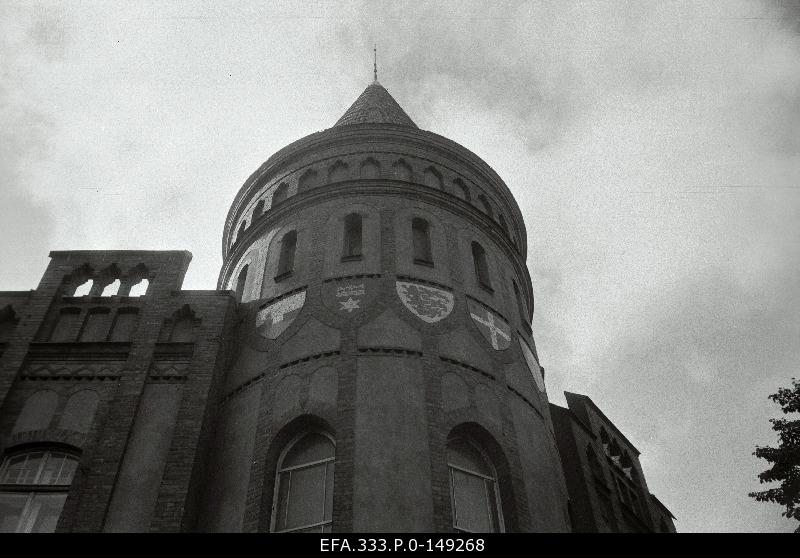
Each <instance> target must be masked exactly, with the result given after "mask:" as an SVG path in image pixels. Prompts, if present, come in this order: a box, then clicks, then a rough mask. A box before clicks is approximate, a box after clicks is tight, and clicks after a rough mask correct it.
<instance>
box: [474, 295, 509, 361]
mask: <svg viewBox="0 0 800 558" xmlns="http://www.w3.org/2000/svg"><path fill="white" fill-rule="evenodd" d="M467 304H468V306H469V315H470V317H471V318H472V321H473V322H475V325H476V326H478V329H479V330H480V332H481V335H483V336H484V337H485V338H486V340H487V341H488V342H489V343H490V344H491V345H492V348H493V349H494V350H495V351H502V350H504V349H508V347H509V346H510V345H511V328H510V327H509V326H508V323H507V322H506V321H505V320H504V319H503V318H501V317H500V316H498V315H497V314H495V313H494V312H492V311H491V310H489V309H488V308H484V307H483V306H481V305H480V304H478V303H477V302H473V301H472V300H467Z"/></svg>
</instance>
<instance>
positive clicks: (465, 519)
mask: <svg viewBox="0 0 800 558" xmlns="http://www.w3.org/2000/svg"><path fill="white" fill-rule="evenodd" d="M447 467H448V469H449V471H450V499H451V503H452V506H453V527H455V528H456V529H457V530H458V531H466V532H468V533H497V532H502V531H503V530H504V526H503V514H502V512H501V507H500V492H499V490H498V487H497V472H496V471H495V468H494V466H492V463H491V461H490V460H489V459H488V458H487V457H486V455H485V454H484V452H483V451H482V450H481V448H480V446H479V445H478V444H477V443H475V442H474V441H473V440H471V439H469V438H466V437H453V438H450V440H448V442H447Z"/></svg>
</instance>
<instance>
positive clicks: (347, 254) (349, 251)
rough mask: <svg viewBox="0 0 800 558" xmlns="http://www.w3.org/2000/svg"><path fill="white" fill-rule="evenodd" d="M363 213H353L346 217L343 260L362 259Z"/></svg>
mask: <svg viewBox="0 0 800 558" xmlns="http://www.w3.org/2000/svg"><path fill="white" fill-rule="evenodd" d="M361 255H362V252H361V215H359V214H358V213H351V214H350V215H348V216H347V217H345V218H344V246H343V248H342V261H343V262H344V261H351V260H360V259H361Z"/></svg>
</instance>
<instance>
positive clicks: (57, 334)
mask: <svg viewBox="0 0 800 558" xmlns="http://www.w3.org/2000/svg"><path fill="white" fill-rule="evenodd" d="M80 319H81V311H80V309H78V308H62V309H61V311H60V312H59V314H58V320H57V321H56V323H55V326H53V329H52V331H51V332H50V338H49V339H48V341H52V342H54V343H65V342H67V343H68V342H71V341H75V336H76V335H77V333H78V324H79V323H80Z"/></svg>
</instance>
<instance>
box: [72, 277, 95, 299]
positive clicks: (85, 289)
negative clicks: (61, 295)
mask: <svg viewBox="0 0 800 558" xmlns="http://www.w3.org/2000/svg"><path fill="white" fill-rule="evenodd" d="M93 284H94V280H92V279H87V280H86V281H84V282H83V283H81V284H80V285H78V286H77V287H76V288H75V292H74V293H73V294H72V296H86V295H88V294H89V293H90V292H91V290H92V285H93Z"/></svg>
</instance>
